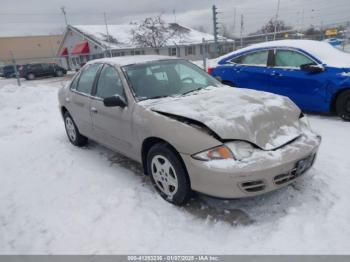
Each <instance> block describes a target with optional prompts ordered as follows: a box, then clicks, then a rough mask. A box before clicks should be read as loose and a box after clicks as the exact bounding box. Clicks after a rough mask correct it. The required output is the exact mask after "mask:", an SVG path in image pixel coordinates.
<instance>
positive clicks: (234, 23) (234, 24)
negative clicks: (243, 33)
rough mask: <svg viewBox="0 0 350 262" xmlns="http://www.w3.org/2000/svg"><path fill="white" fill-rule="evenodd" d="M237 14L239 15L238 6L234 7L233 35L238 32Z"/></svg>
mask: <svg viewBox="0 0 350 262" xmlns="http://www.w3.org/2000/svg"><path fill="white" fill-rule="evenodd" d="M236 16H237V9H236V7H235V8H234V11H233V32H232V35H233V36H234V35H235V33H236Z"/></svg>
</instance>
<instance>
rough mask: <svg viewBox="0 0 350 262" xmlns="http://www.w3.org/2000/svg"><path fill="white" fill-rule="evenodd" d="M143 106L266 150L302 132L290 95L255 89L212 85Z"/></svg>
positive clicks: (225, 137)
mask: <svg viewBox="0 0 350 262" xmlns="http://www.w3.org/2000/svg"><path fill="white" fill-rule="evenodd" d="M140 105H142V106H144V107H146V108H147V109H150V110H153V111H157V112H161V113H168V114H172V115H177V116H182V117H186V118H188V119H192V120H195V121H199V122H201V123H203V124H204V125H206V126H207V127H208V128H210V129H211V130H212V131H213V132H215V133H216V134H217V135H218V136H219V137H220V138H221V139H224V140H226V139H228V140H231V139H237V140H244V141H249V142H251V143H253V144H255V145H257V146H258V147H260V148H262V149H264V150H271V149H275V148H278V147H280V146H282V145H284V144H286V143H288V142H289V141H291V140H293V139H295V138H297V137H298V136H300V134H301V132H302V131H301V129H300V126H299V121H298V119H299V115H300V109H299V108H298V107H297V106H296V105H295V104H294V103H293V102H292V101H291V100H290V99H289V98H287V97H282V96H278V95H274V94H270V93H266V92H259V91H255V90H248V89H236V88H232V87H210V88H206V89H203V90H200V91H198V92H193V93H190V94H189V95H185V96H180V97H167V98H162V99H153V100H145V101H142V102H140ZM184 135H185V134H184Z"/></svg>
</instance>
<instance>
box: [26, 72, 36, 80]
mask: <svg viewBox="0 0 350 262" xmlns="http://www.w3.org/2000/svg"><path fill="white" fill-rule="evenodd" d="M27 79H28V80H34V79H35V75H34V74H33V73H30V74H28V75H27Z"/></svg>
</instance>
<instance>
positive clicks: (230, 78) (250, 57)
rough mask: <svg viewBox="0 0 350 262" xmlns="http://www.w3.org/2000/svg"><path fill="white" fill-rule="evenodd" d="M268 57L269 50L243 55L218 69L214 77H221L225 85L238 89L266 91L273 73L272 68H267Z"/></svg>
mask: <svg viewBox="0 0 350 262" xmlns="http://www.w3.org/2000/svg"><path fill="white" fill-rule="evenodd" d="M271 52H272V51H271ZM268 57H269V50H268V49H265V50H258V51H253V52H249V53H245V54H242V55H240V56H237V57H234V58H232V59H229V60H228V61H226V62H225V64H224V65H220V66H219V67H218V68H216V69H215V70H214V72H213V76H220V78H221V80H222V82H223V83H232V84H233V85H235V86H237V87H241V88H251V89H256V90H266V89H267V88H268V85H269V78H268V76H269V74H270V73H271V72H270V70H271V68H269V67H267V63H268Z"/></svg>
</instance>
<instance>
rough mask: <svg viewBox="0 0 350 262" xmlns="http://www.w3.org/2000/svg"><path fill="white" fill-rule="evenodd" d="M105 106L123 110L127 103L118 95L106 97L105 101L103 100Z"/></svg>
mask: <svg viewBox="0 0 350 262" xmlns="http://www.w3.org/2000/svg"><path fill="white" fill-rule="evenodd" d="M103 104H104V105H105V106H106V107H115V106H118V107H121V108H124V107H126V102H125V101H124V99H122V98H121V97H120V96H118V95H115V96H110V97H106V98H105V99H103Z"/></svg>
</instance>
